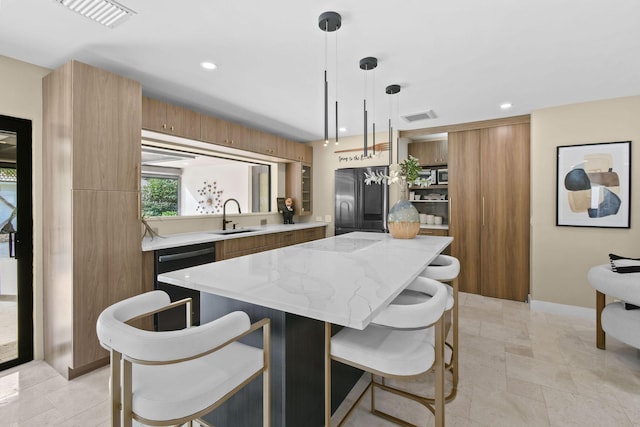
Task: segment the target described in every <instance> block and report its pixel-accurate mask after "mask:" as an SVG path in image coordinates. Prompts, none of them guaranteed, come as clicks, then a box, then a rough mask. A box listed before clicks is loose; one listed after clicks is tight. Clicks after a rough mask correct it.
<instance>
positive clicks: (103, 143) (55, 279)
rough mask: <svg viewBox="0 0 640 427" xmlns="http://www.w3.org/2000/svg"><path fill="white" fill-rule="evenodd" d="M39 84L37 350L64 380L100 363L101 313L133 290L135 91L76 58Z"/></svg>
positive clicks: (136, 281)
mask: <svg viewBox="0 0 640 427" xmlns="http://www.w3.org/2000/svg"><path fill="white" fill-rule="evenodd" d="M42 89H43V141H42V145H43V171H42V174H43V193H44V199H43V228H44V230H45V231H46V232H45V233H44V235H43V267H44V268H43V283H44V357H45V360H46V361H47V362H48V363H49V364H50V365H51V366H53V367H54V368H55V369H56V370H57V371H58V372H60V373H61V374H62V375H63V376H65V377H66V378H73V377H76V376H78V375H81V374H83V373H85V372H88V371H90V370H92V369H94V368H96V367H98V366H101V365H105V364H107V363H108V362H109V354H108V352H107V351H106V350H104V349H103V348H102V347H101V346H100V344H99V342H98V338H97V336H96V332H95V325H96V320H97V318H98V315H99V314H100V312H101V311H102V310H103V309H105V308H106V307H107V306H109V305H111V304H113V303H115V302H117V301H120V300H122V299H124V298H127V297H129V296H133V295H136V294H139V293H140V292H141V291H142V284H141V280H140V271H141V260H142V257H141V250H140V231H141V229H140V216H139V208H138V206H139V205H138V201H139V188H140V169H139V168H140V126H141V108H142V107H141V97H142V90H141V86H140V84H139V83H137V82H135V81H132V80H129V79H126V78H124V77H120V76H117V75H114V74H112V73H108V72H106V71H103V70H99V69H97V68H94V67H91V66H89V65H86V64H83V63H80V62H77V61H72V62H69V63H67V64H65V65H64V66H62V67H61V68H59V69H57V70H55V71H53V72H52V73H50V74H49V75H47V76H46V77H45V78H44V79H43V85H42Z"/></svg>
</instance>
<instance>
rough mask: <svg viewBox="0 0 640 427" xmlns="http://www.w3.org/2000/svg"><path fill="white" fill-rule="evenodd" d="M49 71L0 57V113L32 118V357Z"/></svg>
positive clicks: (38, 347) (39, 328)
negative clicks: (44, 98) (44, 86)
mask: <svg viewBox="0 0 640 427" xmlns="http://www.w3.org/2000/svg"><path fill="white" fill-rule="evenodd" d="M50 71H51V70H48V69H46V68H42V67H37V66H35V65H32V64H28V63H26V62H21V61H17V60H15V59H12V58H7V57H6V56H0V114H2V115H5V116H12V117H19V118H23V119H29V120H31V126H32V142H33V146H32V153H33V160H32V162H33V165H32V170H33V172H32V175H33V239H34V241H33V251H34V252H33V255H34V259H33V285H34V287H33V288H34V295H33V304H34V305H33V306H34V313H35V317H34V357H35V358H36V359H42V358H43V357H44V350H43V316H42V305H43V304H42V78H43V77H44V76H45V75H47V74H49V72H50Z"/></svg>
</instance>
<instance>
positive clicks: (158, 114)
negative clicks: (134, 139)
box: [142, 96, 202, 139]
mask: <svg viewBox="0 0 640 427" xmlns="http://www.w3.org/2000/svg"><path fill="white" fill-rule="evenodd" d="M201 120H202V117H201V114H200V113H198V112H196V111H191V110H188V109H186V108H182V107H179V106H177V105H173V104H169V103H166V102H162V101H158V100H157V99H152V98H148V97H146V96H145V97H143V98H142V128H144V129H148V130H153V131H156V132H161V133H167V134H170V135H176V136H181V137H183V138H190V139H200V132H201V130H200V128H201Z"/></svg>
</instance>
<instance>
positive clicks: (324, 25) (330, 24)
mask: <svg viewBox="0 0 640 427" xmlns="http://www.w3.org/2000/svg"><path fill="white" fill-rule="evenodd" d="M318 26H319V27H320V29H321V30H322V31H324V35H325V37H324V145H325V147H326V146H327V145H328V144H329V81H328V79H327V68H328V67H327V64H328V60H327V56H328V33H330V32H334V31H337V30H339V29H340V27H341V26H342V17H341V16H340V14H339V13H337V12H332V11H330V12H324V13H322V14H321V15H320V17H319V18H318ZM337 49H338V39H337V37H336V75H337V73H338V72H337V67H338V65H337V62H338V54H337ZM337 143H338V89H337V83H336V144H337Z"/></svg>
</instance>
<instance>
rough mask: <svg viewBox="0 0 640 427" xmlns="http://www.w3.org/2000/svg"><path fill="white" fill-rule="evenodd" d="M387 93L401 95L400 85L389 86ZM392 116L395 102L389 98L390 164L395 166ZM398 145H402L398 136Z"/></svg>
mask: <svg viewBox="0 0 640 427" xmlns="http://www.w3.org/2000/svg"><path fill="white" fill-rule="evenodd" d="M385 92H386V93H387V95H396V94H398V93H400V85H389V86H387V87H386V89H385ZM398 109H399V108H398ZM392 116H393V102H392V100H391V98H389V164H390V165H391V164H393V126H391V117H392ZM397 143H398V144H399V143H400V135H398V141H397ZM398 146H399V145H398ZM396 157H397V154H396Z"/></svg>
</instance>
